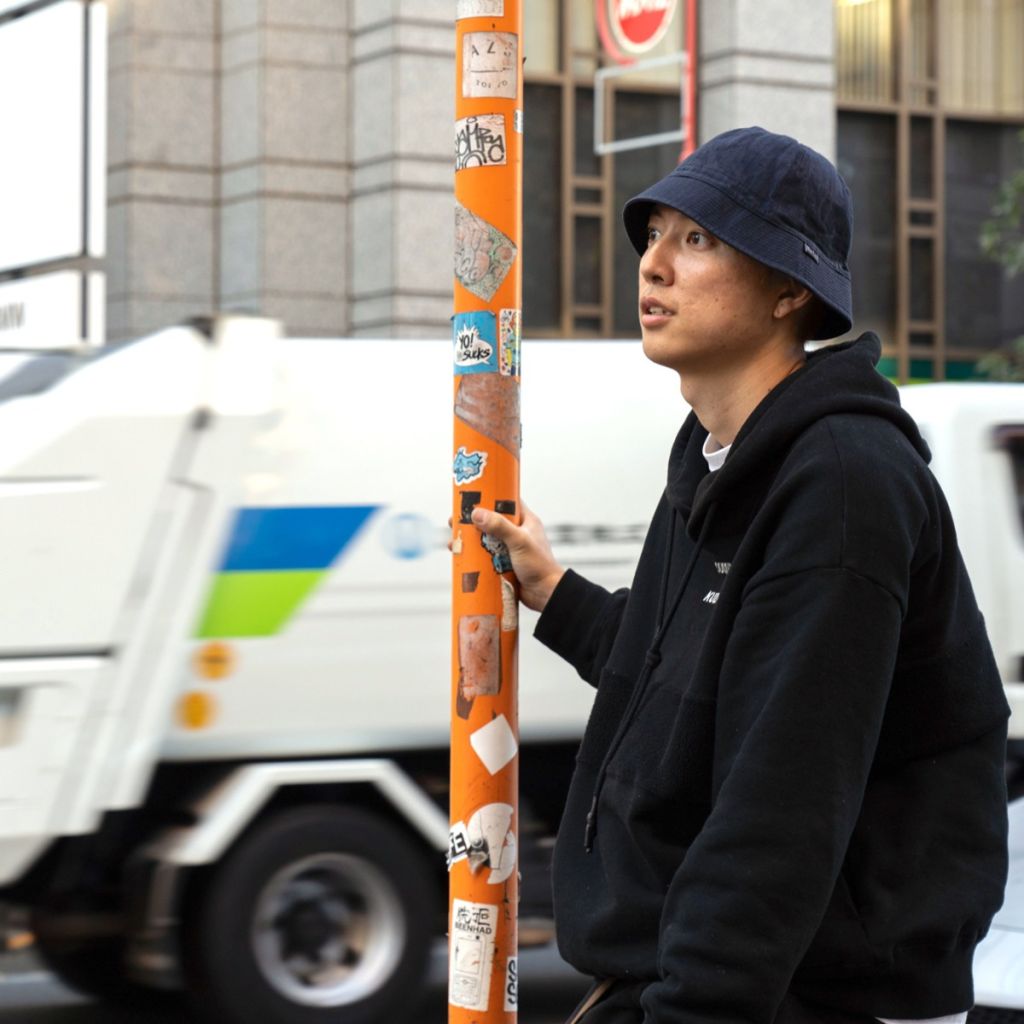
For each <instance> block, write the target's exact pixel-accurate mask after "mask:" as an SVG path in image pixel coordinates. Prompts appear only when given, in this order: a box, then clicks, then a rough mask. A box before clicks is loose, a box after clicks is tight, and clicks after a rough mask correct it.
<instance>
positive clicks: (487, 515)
mask: <svg viewBox="0 0 1024 1024" xmlns="http://www.w3.org/2000/svg"><path fill="white" fill-rule="evenodd" d="M473 525H474V526H476V527H477V528H479V529H480V530H482V531H483V532H484V533H489V534H490V535H491V536H492V537H497V538H498V540H503V541H508V540H509V539H510V538H511V536H512V529H513V527H512V523H510V522H509V521H508V520H507V519H506V518H505V517H504V516H503V515H499V514H498V513H497V512H492V511H490V509H486V508H480V507H479V506H477V507H476V508H475V509H473Z"/></svg>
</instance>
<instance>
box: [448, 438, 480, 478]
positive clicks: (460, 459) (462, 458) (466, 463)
mask: <svg viewBox="0 0 1024 1024" xmlns="http://www.w3.org/2000/svg"><path fill="white" fill-rule="evenodd" d="M486 468H487V452H467V451H466V449H465V448H464V447H463V446H462V445H459V450H458V451H457V452H456V453H455V461H454V462H453V463H452V476H454V478H455V482H456V483H457V484H470V483H472V482H473V481H474V480H479V479H480V477H482V476H483V475H484V469H486Z"/></svg>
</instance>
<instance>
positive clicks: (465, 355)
mask: <svg viewBox="0 0 1024 1024" xmlns="http://www.w3.org/2000/svg"><path fill="white" fill-rule="evenodd" d="M452 321H453V331H454V345H455V351H454V357H455V372H456V373H460V374H461V373H496V372H497V369H498V340H497V337H496V336H495V327H494V322H495V318H494V314H493V313H489V312H487V311H486V310H481V311H479V312H475V313H456V314H455V316H454V317H453V318H452Z"/></svg>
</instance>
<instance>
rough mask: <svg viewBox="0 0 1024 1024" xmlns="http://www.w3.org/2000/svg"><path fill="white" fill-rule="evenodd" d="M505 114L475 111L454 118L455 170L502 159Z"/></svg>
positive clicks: (496, 164) (498, 162)
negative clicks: (471, 113)
mask: <svg viewBox="0 0 1024 1024" xmlns="http://www.w3.org/2000/svg"><path fill="white" fill-rule="evenodd" d="M505 157H506V153H505V115H504V114H477V115H475V116H474V117H464V118H462V120H461V121H456V122H455V170H457V171H464V170H465V169H466V168H467V167H499V166H501V165H503V164H504V163H505V162H506V159H505Z"/></svg>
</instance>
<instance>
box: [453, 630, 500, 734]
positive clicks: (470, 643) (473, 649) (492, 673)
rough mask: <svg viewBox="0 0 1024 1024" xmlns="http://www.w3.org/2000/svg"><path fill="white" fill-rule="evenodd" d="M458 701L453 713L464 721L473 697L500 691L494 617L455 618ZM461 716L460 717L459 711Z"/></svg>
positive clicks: (498, 649)
mask: <svg viewBox="0 0 1024 1024" xmlns="http://www.w3.org/2000/svg"><path fill="white" fill-rule="evenodd" d="M458 636H459V692H458V697H459V700H458V701H457V704H456V710H457V711H458V713H459V715H460V717H462V718H468V717H469V711H470V709H471V708H472V706H473V701H474V700H475V699H476V698H477V697H493V696H494V695H495V694H497V693H499V692H500V691H501V645H500V642H499V634H498V617H497V616H496V615H463V616H462V617H461V618H460V619H459V626H458ZM463 709H464V710H465V714H462V710H463Z"/></svg>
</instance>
